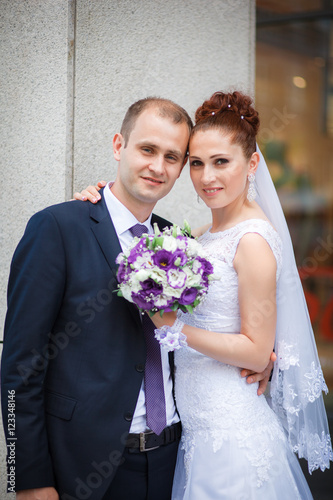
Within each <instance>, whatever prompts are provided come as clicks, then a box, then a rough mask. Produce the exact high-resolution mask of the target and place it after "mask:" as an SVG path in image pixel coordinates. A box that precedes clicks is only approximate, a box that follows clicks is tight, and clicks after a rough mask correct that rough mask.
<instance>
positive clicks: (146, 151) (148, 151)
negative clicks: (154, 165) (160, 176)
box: [142, 147, 153, 154]
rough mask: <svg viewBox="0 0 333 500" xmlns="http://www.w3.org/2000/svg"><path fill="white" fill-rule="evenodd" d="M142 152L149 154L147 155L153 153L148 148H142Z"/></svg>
mask: <svg viewBox="0 0 333 500" xmlns="http://www.w3.org/2000/svg"><path fill="white" fill-rule="evenodd" d="M142 151H143V152H144V153H149V154H150V153H152V152H153V150H152V149H151V148H148V147H144V148H142Z"/></svg>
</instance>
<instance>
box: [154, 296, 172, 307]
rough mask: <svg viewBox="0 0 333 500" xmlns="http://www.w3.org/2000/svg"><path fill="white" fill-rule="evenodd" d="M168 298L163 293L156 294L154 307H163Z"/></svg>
mask: <svg viewBox="0 0 333 500" xmlns="http://www.w3.org/2000/svg"><path fill="white" fill-rule="evenodd" d="M168 300H169V299H168V297H167V296H166V295H164V294H163V293H161V295H158V296H157V297H156V298H155V301H154V303H155V306H156V307H158V308H159V309H163V307H165V306H166V305H167V304H168Z"/></svg>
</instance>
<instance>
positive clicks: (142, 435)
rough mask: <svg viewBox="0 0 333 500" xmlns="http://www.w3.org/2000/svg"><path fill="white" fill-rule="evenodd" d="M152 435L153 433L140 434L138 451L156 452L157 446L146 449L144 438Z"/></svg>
mask: <svg viewBox="0 0 333 500" xmlns="http://www.w3.org/2000/svg"><path fill="white" fill-rule="evenodd" d="M150 434H154V432H153V431H148V432H140V451H151V450H156V449H157V448H159V446H153V447H152V448H146V436H149V435H150Z"/></svg>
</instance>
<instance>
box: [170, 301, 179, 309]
mask: <svg viewBox="0 0 333 500" xmlns="http://www.w3.org/2000/svg"><path fill="white" fill-rule="evenodd" d="M178 308H179V303H178V302H175V303H174V304H172V306H171V308H170V309H171V311H177V309H178Z"/></svg>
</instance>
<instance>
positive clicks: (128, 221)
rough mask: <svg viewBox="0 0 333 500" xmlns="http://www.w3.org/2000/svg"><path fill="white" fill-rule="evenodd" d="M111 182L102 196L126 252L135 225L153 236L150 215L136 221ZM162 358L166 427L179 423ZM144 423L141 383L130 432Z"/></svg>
mask: <svg viewBox="0 0 333 500" xmlns="http://www.w3.org/2000/svg"><path fill="white" fill-rule="evenodd" d="M111 186H112V182H110V183H108V184H107V185H106V186H105V188H104V190H103V195H104V199H105V203H106V206H107V209H108V211H109V214H110V216H111V219H112V222H113V225H114V227H115V230H116V233H117V236H118V239H119V242H120V246H121V248H122V250H123V251H124V250H126V248H127V247H128V246H129V244H130V243H131V242H132V240H133V236H132V233H131V232H130V228H131V227H133V226H134V225H135V224H143V225H145V226H146V227H147V233H148V234H153V232H154V231H153V227H152V225H151V214H150V216H149V217H148V219H147V220H146V221H145V222H144V223H142V222H140V221H138V220H137V219H136V218H135V216H134V215H133V214H132V212H130V211H129V210H128V209H127V208H126V207H125V206H124V205H123V204H122V203H121V202H120V201H119V200H118V198H116V197H115V196H114V194H113V193H112V191H111ZM161 357H162V370H163V383H164V394H165V403H166V416H167V425H172V424H174V423H176V422H178V421H179V417H178V414H177V412H176V407H175V403H174V398H173V394H172V387H173V386H172V378H171V372H170V365H169V357H168V353H167V351H166V350H164V349H161ZM147 428H148V427H147V423H146V403H145V391H144V383H143V381H142V385H141V389H140V392H139V397H138V400H137V403H136V407H135V411H134V415H133V420H132V424H131V427H130V432H134V433H140V432H143V431H145V430H147Z"/></svg>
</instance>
